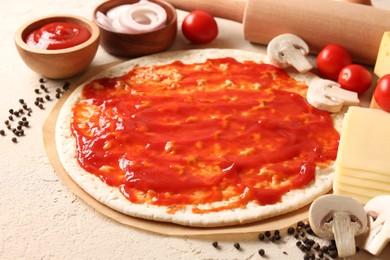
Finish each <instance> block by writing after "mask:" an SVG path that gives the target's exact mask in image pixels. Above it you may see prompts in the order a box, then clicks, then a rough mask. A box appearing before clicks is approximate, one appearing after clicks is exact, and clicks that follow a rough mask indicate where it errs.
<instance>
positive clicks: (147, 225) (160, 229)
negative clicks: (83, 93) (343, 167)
mask: <svg viewBox="0 0 390 260" xmlns="http://www.w3.org/2000/svg"><path fill="white" fill-rule="evenodd" d="M118 63H119V62H114V63H110V64H106V65H103V66H100V67H96V68H93V69H91V70H90V71H89V72H87V73H86V74H85V75H84V76H82V77H81V78H80V79H79V80H78V81H77V82H75V83H74V84H72V85H71V87H70V89H69V90H68V91H66V92H65V94H64V95H63V96H62V97H61V99H59V101H58V102H57V104H56V105H55V106H54V108H53V110H52V111H51V113H50V114H49V117H48V118H47V119H46V121H45V123H44V125H43V139H44V145H45V149H46V153H47V156H48V158H49V161H50V163H51V164H52V166H53V168H54V170H55V171H56V173H57V174H58V176H59V177H60V179H62V181H63V182H64V183H65V184H66V186H68V188H69V189H70V190H71V191H72V192H73V193H74V194H75V195H77V196H78V197H79V198H81V199H82V200H83V201H84V202H86V203H87V204H88V205H89V206H90V207H92V208H94V209H95V210H96V211H98V212H100V213H101V214H103V215H105V216H107V217H109V218H111V219H113V220H115V221H117V222H119V223H122V224H124V225H127V226H130V227H134V228H138V229H142V230H146V231H149V232H154V233H159V234H164V235H170V236H204V235H222V234H243V233H259V232H264V231H267V230H277V229H278V230H283V229H287V228H288V227H289V226H292V225H295V224H296V223H297V222H298V221H301V220H306V219H307V217H308V210H309V205H307V206H305V207H303V208H301V209H299V210H296V211H294V212H291V213H288V214H284V215H281V216H277V217H273V218H270V219H267V220H263V221H260V222H255V223H251V224H244V225H238V226H228V227H217V228H215V227H213V228H198V227H187V226H181V225H176V224H171V223H164V222H157V221H151V220H144V219H140V218H135V217H131V216H128V215H125V214H122V213H120V212H118V211H116V210H113V209H111V208H109V207H107V206H106V205H104V204H102V203H100V202H99V201H97V200H95V199H94V198H93V197H92V196H90V195H89V194H88V193H86V192H85V191H84V190H83V189H81V188H80V187H79V186H78V185H77V183H75V182H74V181H73V179H72V178H71V177H70V176H69V175H68V174H67V173H66V171H65V169H64V168H63V166H62V164H61V161H60V159H59V156H58V153H57V148H56V142H55V128H56V127H55V125H56V121H57V117H58V114H59V111H60V110H61V107H62V105H63V104H64V102H65V100H66V99H67V98H68V97H69V95H70V94H71V93H72V92H73V90H75V89H76V88H77V87H78V86H79V85H81V84H82V83H84V82H86V81H87V80H88V79H89V78H91V77H92V76H93V75H95V74H97V73H99V72H101V71H103V70H105V69H107V68H109V67H111V66H113V65H116V64H118Z"/></svg>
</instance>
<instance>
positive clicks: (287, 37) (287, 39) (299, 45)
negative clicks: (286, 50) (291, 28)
mask: <svg viewBox="0 0 390 260" xmlns="http://www.w3.org/2000/svg"><path fill="white" fill-rule="evenodd" d="M286 45H292V46H293V47H295V48H296V49H299V50H300V51H301V52H302V54H303V55H306V54H308V53H309V46H308V45H307V43H306V42H305V41H304V40H302V39H301V38H300V37H298V36H296V35H294V34H291V33H285V34H281V35H279V36H276V37H275V38H273V39H272V40H271V41H270V42H269V43H268V46H267V54H268V56H269V57H270V58H272V59H273V60H274V61H277V62H278V63H280V64H283V63H285V62H286V60H285V57H284V55H283V54H282V51H281V49H283V47H285V46H286ZM286 65H287V64H286Z"/></svg>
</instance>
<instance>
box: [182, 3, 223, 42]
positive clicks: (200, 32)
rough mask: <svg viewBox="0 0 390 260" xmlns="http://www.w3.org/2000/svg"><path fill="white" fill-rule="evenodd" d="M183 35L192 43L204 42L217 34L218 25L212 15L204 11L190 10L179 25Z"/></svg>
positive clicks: (211, 39)
mask: <svg viewBox="0 0 390 260" xmlns="http://www.w3.org/2000/svg"><path fill="white" fill-rule="evenodd" d="M181 29H182V32H183V34H184V36H185V37H186V38H187V39H188V40H189V41H190V42H192V43H195V44H206V43H210V42H212V41H213V40H214V39H215V38H216V37H217V35H218V25H217V22H216V21H215V19H214V17H213V16H211V15H210V14H209V13H207V12H204V11H199V10H197V11H192V12H191V13H189V14H188V15H187V16H186V17H185V18H184V20H183V23H182V26H181Z"/></svg>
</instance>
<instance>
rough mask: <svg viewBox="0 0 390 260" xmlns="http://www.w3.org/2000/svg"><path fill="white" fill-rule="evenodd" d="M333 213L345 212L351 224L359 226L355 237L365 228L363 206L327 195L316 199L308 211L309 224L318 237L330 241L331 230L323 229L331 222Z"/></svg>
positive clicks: (345, 198)
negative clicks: (354, 223)
mask: <svg viewBox="0 0 390 260" xmlns="http://www.w3.org/2000/svg"><path fill="white" fill-rule="evenodd" d="M335 212H347V213H349V215H350V216H351V222H356V223H358V225H359V227H360V228H359V230H358V231H357V233H356V235H359V234H362V233H364V232H365V231H366V227H367V213H366V212H365V211H364V208H363V206H362V205H361V204H360V203H359V202H357V201H356V200H354V199H352V198H351V197H346V196H341V195H334V194H327V195H323V196H321V197H319V198H318V199H316V200H315V201H314V202H313V203H312V204H311V206H310V209H309V222H310V226H311V227H312V229H313V231H314V233H315V234H316V235H318V236H319V237H323V238H327V239H332V238H333V237H334V235H333V233H332V230H331V229H328V228H326V227H325V224H326V223H329V222H331V221H332V220H333V216H334V213H335Z"/></svg>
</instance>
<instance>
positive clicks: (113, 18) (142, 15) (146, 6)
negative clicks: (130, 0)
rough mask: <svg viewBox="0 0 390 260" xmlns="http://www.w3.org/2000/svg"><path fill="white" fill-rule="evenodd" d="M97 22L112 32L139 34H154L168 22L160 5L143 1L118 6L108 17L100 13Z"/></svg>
mask: <svg viewBox="0 0 390 260" xmlns="http://www.w3.org/2000/svg"><path fill="white" fill-rule="evenodd" d="M103 16H104V17H103ZM96 20H97V22H98V23H99V24H100V25H101V26H102V27H104V28H106V29H109V30H110V31H116V32H120V33H129V34H137V33H147V32H152V31H155V30H158V29H160V28H161V27H163V26H164V24H165V21H166V20H167V13H166V11H165V9H164V8H163V7H161V6H160V5H158V4H155V3H151V2H149V1H147V0H141V1H140V2H138V3H135V4H125V5H120V6H116V7H114V8H112V9H110V10H109V11H108V12H107V14H106V15H104V14H102V13H101V12H98V13H97V14H96Z"/></svg>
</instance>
